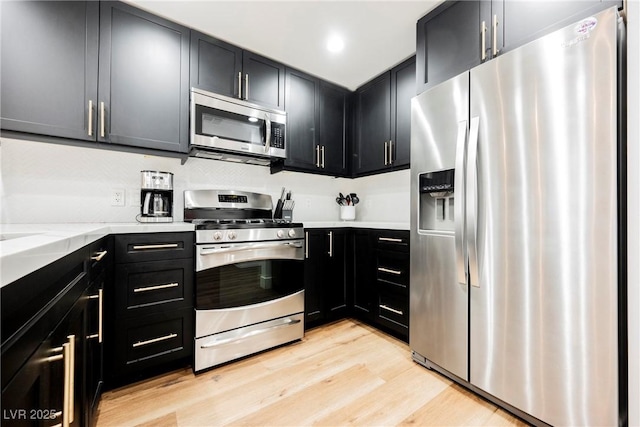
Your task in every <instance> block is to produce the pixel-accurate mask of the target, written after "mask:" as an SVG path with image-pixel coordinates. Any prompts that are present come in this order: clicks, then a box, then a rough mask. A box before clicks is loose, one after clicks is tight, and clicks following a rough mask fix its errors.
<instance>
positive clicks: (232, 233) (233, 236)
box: [227, 231, 238, 240]
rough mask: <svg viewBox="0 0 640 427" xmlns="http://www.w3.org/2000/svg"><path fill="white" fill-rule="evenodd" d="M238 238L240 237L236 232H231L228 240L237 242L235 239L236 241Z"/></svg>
mask: <svg viewBox="0 0 640 427" xmlns="http://www.w3.org/2000/svg"><path fill="white" fill-rule="evenodd" d="M236 237H238V235H237V234H236V232H235V231H230V232H229V233H228V234H227V238H228V239H229V240H235V239H236Z"/></svg>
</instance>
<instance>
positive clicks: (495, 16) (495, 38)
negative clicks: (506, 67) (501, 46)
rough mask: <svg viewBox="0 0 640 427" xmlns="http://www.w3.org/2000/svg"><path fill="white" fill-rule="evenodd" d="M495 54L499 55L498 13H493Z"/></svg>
mask: <svg viewBox="0 0 640 427" xmlns="http://www.w3.org/2000/svg"><path fill="white" fill-rule="evenodd" d="M492 52H493V56H497V55H498V53H499V51H498V15H493V49H492Z"/></svg>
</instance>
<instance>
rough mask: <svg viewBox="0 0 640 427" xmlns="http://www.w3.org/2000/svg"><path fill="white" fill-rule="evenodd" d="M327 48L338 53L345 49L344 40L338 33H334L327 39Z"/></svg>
mask: <svg viewBox="0 0 640 427" xmlns="http://www.w3.org/2000/svg"><path fill="white" fill-rule="evenodd" d="M327 49H328V50H329V52H333V53H338V52H341V51H342V49H344V40H342V37H340V36H338V35H333V36H331V37H329V41H327Z"/></svg>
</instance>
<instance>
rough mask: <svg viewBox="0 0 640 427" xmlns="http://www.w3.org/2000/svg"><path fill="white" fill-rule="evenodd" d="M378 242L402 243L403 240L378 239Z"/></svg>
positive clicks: (391, 238)
mask: <svg viewBox="0 0 640 427" xmlns="http://www.w3.org/2000/svg"><path fill="white" fill-rule="evenodd" d="M378 242H393V243H402V239H396V238H393V237H378Z"/></svg>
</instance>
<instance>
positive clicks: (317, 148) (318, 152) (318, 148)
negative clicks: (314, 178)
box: [316, 145, 320, 168]
mask: <svg viewBox="0 0 640 427" xmlns="http://www.w3.org/2000/svg"><path fill="white" fill-rule="evenodd" d="M316 167H317V168H319V167H320V146H319V145H316Z"/></svg>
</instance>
